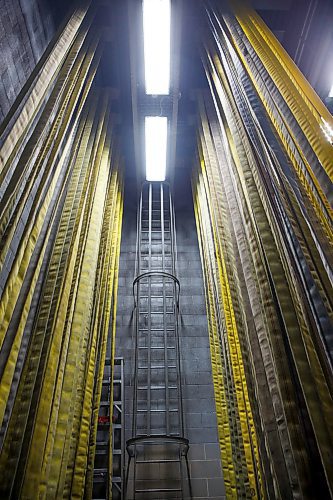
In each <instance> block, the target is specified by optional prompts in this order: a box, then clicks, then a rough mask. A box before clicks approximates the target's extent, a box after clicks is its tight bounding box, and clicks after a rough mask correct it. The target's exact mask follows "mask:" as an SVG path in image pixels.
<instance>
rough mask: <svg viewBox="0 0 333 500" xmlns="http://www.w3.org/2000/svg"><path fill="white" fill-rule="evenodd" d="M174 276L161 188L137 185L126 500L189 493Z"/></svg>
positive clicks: (170, 228) (168, 211)
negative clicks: (130, 412) (132, 370)
mask: <svg viewBox="0 0 333 500" xmlns="http://www.w3.org/2000/svg"><path fill="white" fill-rule="evenodd" d="M175 268H176V241H175V227H174V212H173V205H172V199H171V196H170V190H169V186H168V184H166V183H157V182H154V183H152V182H149V183H145V184H144V185H143V188H142V192H141V198H140V206H139V214H138V234H137V265H136V275H137V276H136V278H135V280H134V283H133V293H134V302H135V356H134V377H133V386H134V396H133V421H132V438H131V439H129V440H127V443H126V448H127V451H128V455H129V460H128V467H127V479H126V483H127V485H128V487H127V498H128V499H134V500H137V499H138V500H139V499H147V500H148V499H154V498H185V490H186V491H187V490H188V489H189V488H190V484H189V473H188V462H187V452H188V448H189V443H188V440H187V439H186V438H185V437H184V420H183V406H182V387H181V366H180V344H179V334H178V333H179V332H178V312H179V291H180V283H179V281H178V279H177V277H176V275H175V272H176V269H175ZM189 496H190V495H189V494H188V493H187V494H186V497H187V498H188V497H189Z"/></svg>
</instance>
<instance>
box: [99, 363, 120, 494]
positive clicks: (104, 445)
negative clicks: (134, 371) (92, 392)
mask: <svg viewBox="0 0 333 500" xmlns="http://www.w3.org/2000/svg"><path fill="white" fill-rule="evenodd" d="M111 368H112V366H111V358H106V360H105V366H104V375H103V381H102V393H101V400H100V407H99V413H98V427H97V438H96V453H95V463H94V476H93V495H92V498H93V499H96V500H97V499H98V500H102V499H103V500H107V499H108V498H109V496H110V495H109V491H110V487H109V481H110V477H111V472H110V453H111V452H112V499H113V500H123V499H124V467H125V434H124V432H125V429H124V398H125V395H124V359H123V358H120V357H119V358H114V364H113V380H112V369H111ZM111 390H112V391H113V400H112V414H110V408H111ZM110 432H112V440H111V446H112V450H110Z"/></svg>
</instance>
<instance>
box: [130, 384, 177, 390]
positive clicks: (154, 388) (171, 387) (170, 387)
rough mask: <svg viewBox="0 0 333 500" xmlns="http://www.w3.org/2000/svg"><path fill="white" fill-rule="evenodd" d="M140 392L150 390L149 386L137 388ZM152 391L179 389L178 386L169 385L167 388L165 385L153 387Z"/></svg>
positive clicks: (151, 387)
mask: <svg viewBox="0 0 333 500" xmlns="http://www.w3.org/2000/svg"><path fill="white" fill-rule="evenodd" d="M137 389H138V391H146V390H147V389H148V386H147V385H143V386H141V387H137ZM150 389H153V390H162V389H163V390H165V389H178V387H177V386H176V385H169V386H168V387H165V385H151V386H150Z"/></svg>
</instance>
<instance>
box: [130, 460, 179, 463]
mask: <svg viewBox="0 0 333 500" xmlns="http://www.w3.org/2000/svg"><path fill="white" fill-rule="evenodd" d="M179 462H180V461H179V459H178V460H176V459H175V460H171V459H159V460H158V459H156V460H136V462H135V463H136V464H166V463H179Z"/></svg>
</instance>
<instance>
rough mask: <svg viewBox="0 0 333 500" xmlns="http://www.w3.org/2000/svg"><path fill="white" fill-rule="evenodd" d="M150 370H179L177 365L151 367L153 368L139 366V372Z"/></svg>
mask: <svg viewBox="0 0 333 500" xmlns="http://www.w3.org/2000/svg"><path fill="white" fill-rule="evenodd" d="M148 368H150V369H151V370H165V369H166V368H177V366H176V365H171V366H161V365H151V366H138V370H148Z"/></svg>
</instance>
